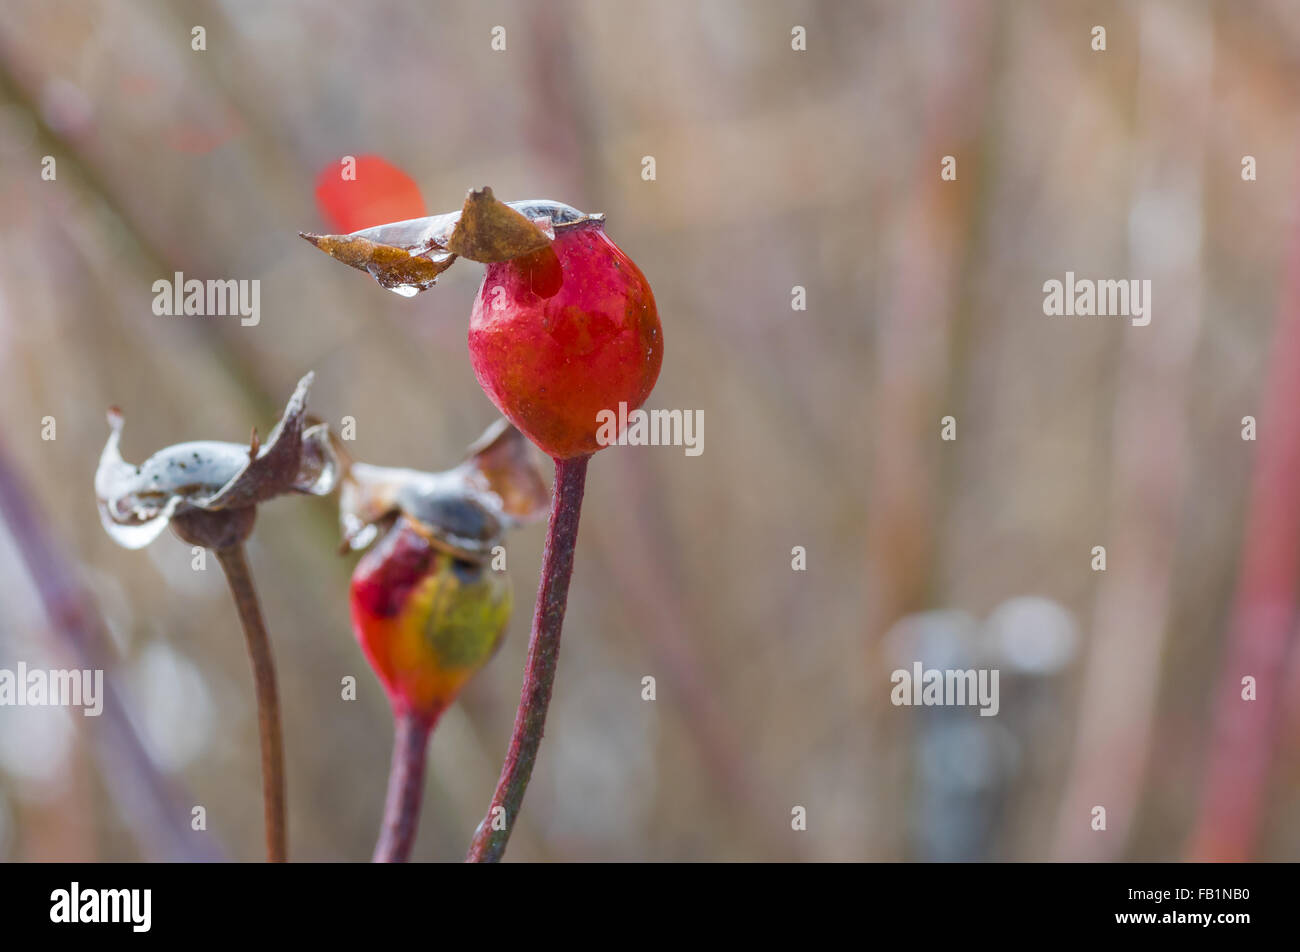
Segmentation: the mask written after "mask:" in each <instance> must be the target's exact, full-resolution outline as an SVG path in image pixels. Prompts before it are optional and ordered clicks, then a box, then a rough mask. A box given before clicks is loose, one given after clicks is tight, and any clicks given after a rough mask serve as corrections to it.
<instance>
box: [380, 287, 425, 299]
mask: <svg viewBox="0 0 1300 952" xmlns="http://www.w3.org/2000/svg"><path fill="white" fill-rule="evenodd" d="M388 290H390V291H392V292H393V293H394V294H399V295H401V296H402V297H404V298H410V297H415V296H416V295H417V294H419V293H420V289H419V288H417V287H416V286H415V285H413V284H398V285H395V286H394V287H391V288H389V289H388Z"/></svg>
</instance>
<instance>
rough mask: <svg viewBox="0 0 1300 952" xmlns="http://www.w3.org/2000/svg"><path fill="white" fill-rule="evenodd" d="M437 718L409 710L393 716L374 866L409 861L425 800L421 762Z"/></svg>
mask: <svg viewBox="0 0 1300 952" xmlns="http://www.w3.org/2000/svg"><path fill="white" fill-rule="evenodd" d="M435 723H436V719H434V720H431V719H429V718H428V717H425V716H423V715H420V714H413V713H411V712H410V711H407V712H404V713H401V714H395V715H394V716H393V766H392V769H391V770H390V771H389V773H388V798H387V799H386V800H385V801H384V819H383V822H382V823H381V825H380V828H379V841H378V842H377V843H376V844H375V854H374V857H373V858H372V859H371V862H374V863H405V862H406V861H407V860H408V859H410V858H411V847H412V846H414V845H415V834H416V831H417V830H418V829H419V826H420V805H421V803H422V802H423V799H424V762H425V755H426V754H427V753H428V750H429V735H430V734H432V733H433V725H434V724H435Z"/></svg>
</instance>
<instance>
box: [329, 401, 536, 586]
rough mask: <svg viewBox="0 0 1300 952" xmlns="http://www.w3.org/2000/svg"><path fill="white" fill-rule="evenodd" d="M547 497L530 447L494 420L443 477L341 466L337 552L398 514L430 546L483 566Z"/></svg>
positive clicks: (366, 538) (369, 537)
mask: <svg viewBox="0 0 1300 952" xmlns="http://www.w3.org/2000/svg"><path fill="white" fill-rule="evenodd" d="M547 499H548V496H547V491H546V482H545V480H544V478H543V477H542V473H541V470H540V469H539V468H538V466H537V464H536V461H535V459H534V458H533V451H532V447H531V445H530V444H529V443H528V441H527V439H525V437H524V436H523V434H521V433H520V432H519V431H518V430H516V429H515V428H514V427H513V426H511V425H510V424H509V423H508V422H507V421H505V420H500V421H498V422H497V423H495V424H493V425H492V426H491V427H489V428H488V430H487V432H485V433H484V434H483V436H482V437H480V438H479V440H478V441H477V442H476V443H475V444H474V447H473V448H471V451H470V456H469V457H468V458H467V459H466V460H465V462H463V463H461V464H460V465H459V466H457V467H455V468H454V469H450V470H446V471H444V472H440V473H427V472H422V471H420V470H413V469H402V468H397V467H390V466H372V465H370V464H368V463H354V462H348V463H347V464H346V468H345V472H344V474H343V477H342V480H341V488H340V494H339V522H340V527H341V529H342V532H343V548H344V551H347V550H348V549H352V550H358V549H364V548H366V547H367V546H368V545H370V544H371V543H372V542H373V541H374V540H375V538H376V537H377V536H378V535H379V532H380V530H381V529H382V528H384V527H386V526H387V525H388V524H390V523H392V522H393V521H395V520H396V519H397V518H399V517H403V516H404V517H406V519H407V520H408V521H409V522H410V523H412V524H414V526H415V527H416V528H417V529H418V530H419V531H420V533H421V534H422V535H424V536H425V537H426V538H427V539H428V540H429V541H430V542H431V543H433V544H434V545H435V546H437V547H439V548H442V549H444V550H445V551H449V552H451V553H453V554H454V555H456V556H458V557H460V558H464V559H468V560H470V561H475V562H478V561H483V560H484V559H486V558H487V557H488V556H489V555H490V554H491V550H492V548H493V547H494V546H495V545H496V544H498V543H499V542H500V540H501V538H502V536H504V534H505V532H506V530H508V529H510V528H513V527H514V526H517V525H521V524H523V523H526V522H531V521H533V520H535V519H538V518H540V517H541V516H542V515H543V514H545V512H546V510H547Z"/></svg>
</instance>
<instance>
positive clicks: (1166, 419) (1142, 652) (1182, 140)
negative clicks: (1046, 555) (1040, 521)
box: [1055, 4, 1213, 860]
mask: <svg viewBox="0 0 1300 952" xmlns="http://www.w3.org/2000/svg"><path fill="white" fill-rule="evenodd" d="M1138 16H1139V37H1140V39H1139V55H1140V58H1141V59H1140V64H1139V69H1138V81H1137V82H1138V89H1137V98H1138V110H1137V112H1138V114H1137V118H1136V122H1137V123H1138V125H1139V128H1140V129H1141V130H1142V132H1141V139H1140V141H1139V145H1138V149H1137V155H1138V165H1137V168H1138V172H1137V182H1136V186H1135V190H1134V195H1133V198H1132V201H1131V211H1130V215H1129V241H1130V245H1131V247H1130V258H1131V261H1132V268H1133V273H1134V275H1135V276H1136V277H1140V278H1150V280H1151V286H1152V287H1153V288H1157V289H1159V294H1160V302H1161V303H1160V309H1159V311H1158V312H1157V313H1156V314H1155V316H1154V317H1153V318H1152V323H1151V324H1150V326H1148V327H1129V326H1125V327H1124V329H1123V334H1124V345H1123V350H1122V351H1121V356H1120V363H1119V368H1118V372H1117V394H1116V399H1115V411H1114V420H1115V423H1114V436H1113V442H1114V447H1113V461H1114V463H1113V465H1114V473H1113V477H1112V483H1111V502H1110V513H1111V515H1110V520H1109V526H1108V528H1107V532H1106V535H1105V536H1104V537H1102V538H1100V539H1098V540H1097V541H1098V542H1099V543H1104V544H1105V546H1106V552H1107V556H1108V558H1109V559H1110V565H1109V570H1108V571H1107V572H1105V573H1103V574H1102V575H1101V576H1100V579H1099V582H1098V589H1097V598H1096V609H1095V612H1094V616H1093V623H1092V627H1093V632H1092V637H1091V639H1089V653H1088V659H1087V665H1086V670H1085V674H1084V685H1083V694H1082V700H1081V702H1080V707H1081V710H1080V713H1079V724H1078V731H1077V740H1076V743H1075V749H1074V754H1073V763H1072V765H1071V768H1070V774H1069V778H1068V780H1067V782H1066V789H1065V796H1064V799H1063V801H1062V806H1061V810H1060V813H1059V815H1058V820H1057V833H1056V843H1055V851H1056V853H1057V855H1058V856H1059V857H1060V858H1062V859H1069V860H1113V859H1116V858H1118V857H1119V856H1121V855H1122V854H1123V850H1124V849H1125V847H1126V846H1127V844H1128V839H1129V832H1130V830H1131V829H1132V827H1133V823H1134V820H1135V814H1136V812H1137V805H1138V799H1139V796H1140V794H1141V790H1142V784H1143V781H1144V779H1145V777H1146V772H1147V761H1148V758H1149V756H1150V748H1151V737H1152V733H1153V726H1154V720H1155V712H1156V694H1157V689H1158V686H1159V681H1160V661H1161V656H1162V654H1163V651H1164V646H1165V637H1166V633H1167V629H1168V627H1169V618H1170V608H1171V579H1172V576H1173V561H1174V555H1175V552H1174V546H1175V542H1176V539H1177V537H1178V530H1179V521H1180V519H1181V516H1182V507H1183V502H1184V498H1185V490H1186V482H1187V481H1186V478H1185V473H1186V471H1187V465H1186V463H1187V435H1186V431H1187V399H1188V392H1189V383H1190V377H1191V372H1192V367H1191V362H1192V357H1193V355H1194V353H1195V348H1196V342H1197V339H1198V337H1199V333H1200V325H1201V311H1202V307H1203V302H1202V286H1201V280H1200V274H1201V271H1202V264H1201V257H1202V243H1201V238H1200V228H1201V227H1202V222H1203V221H1204V208H1203V189H1204V185H1203V179H1204V161H1205V151H1206V141H1207V132H1208V128H1209V106H1208V103H1209V100H1210V88H1209V87H1210V81H1211V67H1212V62H1213V36H1212V34H1211V28H1210V23H1209V19H1208V16H1207V14H1206V12H1205V10H1204V9H1203V8H1201V7H1193V6H1187V7H1169V6H1156V5H1154V4H1153V5H1149V6H1144V7H1142V8H1141V9H1140V11H1139V13H1138ZM1149 304H1150V302H1148V306H1149ZM1078 558H1079V565H1080V566H1081V568H1080V571H1085V570H1086V566H1087V565H1088V552H1087V551H1081V552H1080V553H1079V556H1078ZM1096 806H1102V807H1104V808H1105V810H1106V823H1107V826H1106V830H1105V832H1104V833H1101V832H1100V831H1094V830H1093V829H1092V827H1091V824H1090V818H1091V815H1092V813H1091V811H1092V810H1093V808H1094V807H1096Z"/></svg>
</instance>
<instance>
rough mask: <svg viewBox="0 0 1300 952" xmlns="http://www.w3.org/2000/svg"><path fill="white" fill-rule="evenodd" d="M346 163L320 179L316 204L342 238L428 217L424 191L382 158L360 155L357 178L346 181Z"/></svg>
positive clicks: (328, 170)
mask: <svg viewBox="0 0 1300 952" xmlns="http://www.w3.org/2000/svg"><path fill="white" fill-rule="evenodd" d="M344 171H345V168H344V166H343V164H342V162H338V161H335V162H330V163H329V164H327V165H326V166H325V168H323V169H321V171H320V174H319V175H317V176H316V204H317V205H318V206H319V208H320V213H321V215H322V216H323V217H324V218H325V220H326V221H328V222H329V223H330V227H331V228H333V229H335V230H336V231H338V232H339V233H340V234H347V233H349V232H353V231H360V230H361V229H362V228H369V227H371V226H372V225H382V224H384V223H385V222H395V221H406V220H407V219H408V218H419V217H421V216H422V215H424V214H425V210H424V199H423V198H421V197H420V187H419V186H418V185H416V184H415V179H413V178H411V177H410V176H409V175H407V174H406V173H405V172H403V171H402V170H401V169H399V168H398V167H397V166H395V165H393V164H392V163H390V162H388V161H387V160H386V159H384V158H382V157H380V156H378V155H360V156H357V161H356V168H355V172H356V178H355V179H354V178H344V177H343V173H344Z"/></svg>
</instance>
